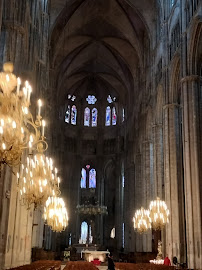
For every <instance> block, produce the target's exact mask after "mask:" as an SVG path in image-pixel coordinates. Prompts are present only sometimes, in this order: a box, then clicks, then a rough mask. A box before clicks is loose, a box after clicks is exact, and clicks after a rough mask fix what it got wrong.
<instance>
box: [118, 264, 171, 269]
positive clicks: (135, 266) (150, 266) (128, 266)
mask: <svg viewBox="0 0 202 270" xmlns="http://www.w3.org/2000/svg"><path fill="white" fill-rule="evenodd" d="M115 267H116V269H117V270H173V269H175V267H174V266H165V265H157V264H151V263H137V264H135V263H115Z"/></svg>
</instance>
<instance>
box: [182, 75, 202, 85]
mask: <svg viewBox="0 0 202 270" xmlns="http://www.w3.org/2000/svg"><path fill="white" fill-rule="evenodd" d="M200 80H202V78H201V77H200V76H199V75H189V76H185V77H183V78H182V79H181V83H184V82H188V81H189V82H192V81H200Z"/></svg>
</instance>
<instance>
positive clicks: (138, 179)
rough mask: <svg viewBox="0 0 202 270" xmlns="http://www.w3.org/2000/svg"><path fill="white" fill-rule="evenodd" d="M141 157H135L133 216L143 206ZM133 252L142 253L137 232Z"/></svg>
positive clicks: (137, 155) (141, 238)
mask: <svg viewBox="0 0 202 270" xmlns="http://www.w3.org/2000/svg"><path fill="white" fill-rule="evenodd" d="M141 160H142V156H141V154H140V152H138V153H137V154H136V157H135V207H134V214H135V211H136V210H137V209H140V208H141V206H142V205H143V197H142V189H143V184H142V167H141ZM135 245H136V247H135V251H136V252H142V251H143V237H142V235H141V234H139V233H138V232H136V233H135Z"/></svg>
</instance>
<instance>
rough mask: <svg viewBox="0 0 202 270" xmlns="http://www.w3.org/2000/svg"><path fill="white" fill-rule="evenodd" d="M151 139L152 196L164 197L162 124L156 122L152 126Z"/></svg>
mask: <svg viewBox="0 0 202 270" xmlns="http://www.w3.org/2000/svg"><path fill="white" fill-rule="evenodd" d="M153 139H154V149H153V157H154V164H153V168H154V198H156V197H160V198H161V199H164V193H163V185H164V180H163V126H162V124H157V125H154V126H153Z"/></svg>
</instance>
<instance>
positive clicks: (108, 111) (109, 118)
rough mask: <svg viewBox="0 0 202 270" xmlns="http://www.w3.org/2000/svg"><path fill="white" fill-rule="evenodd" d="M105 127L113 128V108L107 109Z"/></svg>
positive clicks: (108, 107)
mask: <svg viewBox="0 0 202 270" xmlns="http://www.w3.org/2000/svg"><path fill="white" fill-rule="evenodd" d="M105 126H111V108H110V106H107V108H106V117H105Z"/></svg>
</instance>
